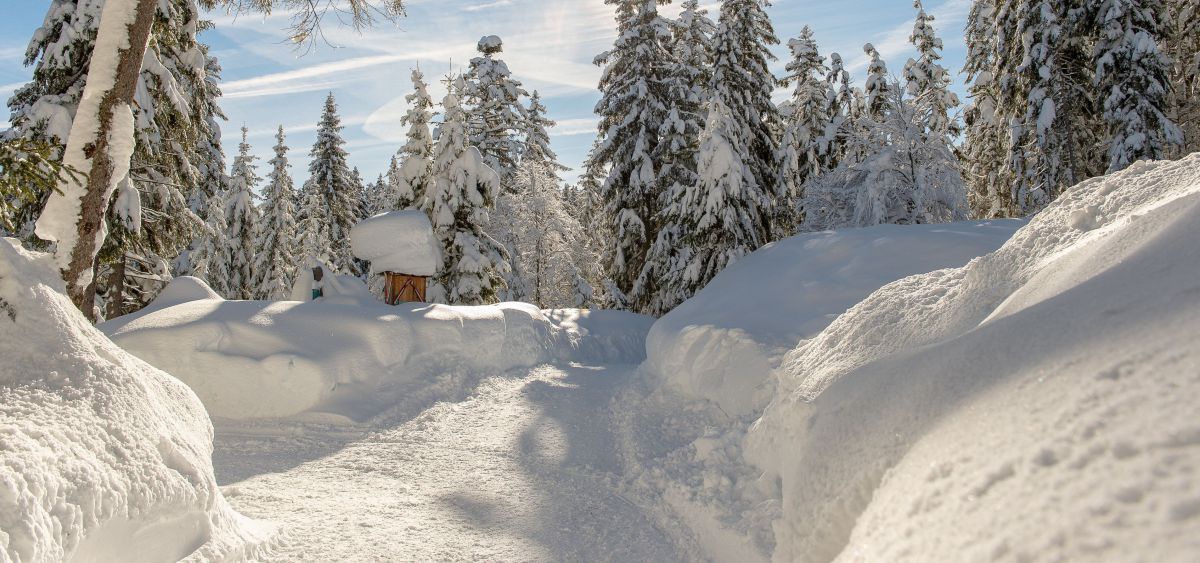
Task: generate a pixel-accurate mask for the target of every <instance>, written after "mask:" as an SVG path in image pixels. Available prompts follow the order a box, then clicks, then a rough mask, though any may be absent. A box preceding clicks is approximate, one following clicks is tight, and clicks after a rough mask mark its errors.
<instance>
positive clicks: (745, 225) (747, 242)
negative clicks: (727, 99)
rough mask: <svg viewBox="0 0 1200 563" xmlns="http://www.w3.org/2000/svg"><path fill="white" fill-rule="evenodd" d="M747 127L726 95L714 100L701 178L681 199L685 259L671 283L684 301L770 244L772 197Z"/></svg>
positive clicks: (670, 288)
mask: <svg viewBox="0 0 1200 563" xmlns="http://www.w3.org/2000/svg"><path fill="white" fill-rule="evenodd" d="M742 128H743V125H742V124H741V123H739V120H738V119H737V118H736V117H734V116H733V114H732V112H731V111H730V108H728V107H726V106H725V104H724V103H723V102H722V101H721V100H720V98H714V99H713V100H712V101H711V102H710V105H709V108H708V122H707V123H706V124H705V126H704V133H703V136H702V137H701V142H700V156H699V158H700V182H699V183H698V184H695V185H692V186H689V187H688V188H687V189H686V191H685V193H684V195H683V197H682V198H680V200H679V202H678V204H679V206H680V208H681V209H682V214H681V215H682V218H683V221H684V222H683V224H682V225H681V227H682V229H681V233H680V241H679V247H680V249H679V253H678V260H679V263H678V267H677V268H676V269H674V270H673V271H672V272H671V273H670V274H669V277H668V281H667V282H666V284H665V285H666V286H667V288H668V291H670V292H672V293H675V294H677V295H679V296H681V297H683V298H684V299H686V298H688V297H690V296H692V295H694V294H695V292H697V291H699V290H700V289H702V288H703V287H704V286H705V285H707V284H708V282H709V281H710V280H712V278H713V277H714V276H716V275H717V274H718V273H720V271H721V270H723V269H725V267H726V266H728V265H729V264H730V263H732V262H733V261H735V260H737V259H738V258H740V257H742V256H744V255H746V254H749V253H751V252H753V251H755V250H756V249H758V247H759V246H762V245H763V244H764V243H765V242H766V237H767V229H766V221H767V217H766V216H765V211H766V210H769V209H770V200H771V196H770V194H769V193H768V192H767V190H766V189H765V188H764V187H763V186H761V185H759V184H758V181H757V180H756V179H755V176H754V170H753V166H752V163H751V159H750V158H749V155H750V154H751V152H750V151H749V150H747V147H746V146H745V144H744V143H746V138H745V136H744V135H743V132H742V131H741V129H742Z"/></svg>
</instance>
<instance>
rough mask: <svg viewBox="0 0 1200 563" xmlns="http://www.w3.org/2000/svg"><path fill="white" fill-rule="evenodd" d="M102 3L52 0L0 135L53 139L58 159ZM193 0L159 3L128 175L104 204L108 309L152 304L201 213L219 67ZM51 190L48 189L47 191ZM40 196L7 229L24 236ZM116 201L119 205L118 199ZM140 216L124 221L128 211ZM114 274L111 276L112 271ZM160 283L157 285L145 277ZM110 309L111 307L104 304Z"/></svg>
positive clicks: (103, 279)
mask: <svg viewBox="0 0 1200 563" xmlns="http://www.w3.org/2000/svg"><path fill="white" fill-rule="evenodd" d="M103 7H104V2H99V1H95V0H55V1H54V2H52V3H51V5H50V8H49V9H48V11H47V15H46V18H45V21H44V22H43V26H42V27H41V28H39V30H38V31H37V32H36V34H35V37H34V39H33V41H31V42H30V44H29V48H28V50H27V52H26V61H25V62H26V63H27V64H31V65H33V80H32V81H31V82H30V83H28V84H26V85H25V86H23V87H22V88H19V89H18V90H17V91H16V92H15V94H14V96H13V97H12V98H11V100H10V101H9V106H10V109H12V118H11V122H12V125H13V128H12V129H10V130H9V131H8V132H7V133H6V135H8V136H11V137H24V138H27V139H33V140H37V141H46V142H50V143H52V144H53V145H55V146H57V147H58V148H59V151H57V152H58V155H59V156H60V157H61V154H62V150H61V149H62V148H63V147H64V146H65V144H66V141H67V137H68V133H69V131H70V128H71V125H72V123H73V121H74V119H75V113H76V111H77V109H78V107H79V102H80V98H81V96H82V94H83V89H84V87H85V85H86V78H87V72H88V66H89V64H90V62H91V55H92V52H93V46H94V43H95V41H96V36H97V30H98V23H99V19H100V13H101V10H102V9H103ZM199 18H200V13H199V10H198V8H197V7H196V3H195V2H194V0H169V1H163V2H159V3H158V5H157V12H156V17H155V18H153V19H154V21H153V23H152V25H151V30H150V33H151V40H150V42H149V45H148V47H147V51H146V55H145V57H144V61H143V65H142V68H141V72H140V75H139V79H138V86H137V89H136V94H135V97H136V104H135V106H134V111H135V113H136V115H135V118H136V123H137V125H136V128H135V130H136V132H135V147H134V152H133V156H132V160H133V162H132V165H131V167H130V172H129V180H130V181H129V182H128V183H125V184H123V185H124V186H126V188H125V189H124V190H123V191H121V192H118V194H117V197H115V198H113V204H114V207H112V208H110V209H109V210H108V214H107V215H108V221H107V222H108V227H109V235H108V237H107V239H106V240H105V244H104V246H103V248H102V249H101V253H100V262H99V265H98V269H99V270H101V271H102V272H101V273H102V275H101V276H99V277H98V279H97V283H98V286H99V288H100V291H101V293H103V294H105V295H106V298H107V299H108V300H109V301H110V302H112V303H113V304H119V305H122V307H118V308H117V309H115V310H120V311H121V312H129V311H131V310H134V309H136V308H137V307H140V306H141V305H144V304H145V303H147V302H149V301H150V300H151V299H152V298H153V297H154V295H155V294H156V293H157V291H158V289H160V288H161V287H162V285H164V282H165V281H166V280H167V279H169V275H167V273H166V272H165V270H164V269H163V268H162V267H161V264H162V263H163V262H164V261H167V260H171V259H173V258H174V257H175V256H176V255H178V254H180V252H181V251H183V250H184V249H185V247H186V246H187V245H188V243H189V242H190V241H191V240H192V239H193V237H194V236H195V235H196V233H197V232H199V231H200V230H201V226H202V223H203V221H202V219H201V218H200V217H198V216H197V215H196V214H194V213H192V212H191V210H190V209H189V207H188V205H187V202H188V199H189V198H190V197H191V196H192V194H193V193H194V192H195V191H196V190H197V189H198V182H199V181H200V179H201V178H200V175H199V174H198V169H199V168H201V166H202V164H201V163H200V162H198V159H199V158H198V157H201V155H202V153H203V151H202V149H201V148H200V147H199V146H198V145H199V144H200V143H202V142H204V141H205V140H206V139H210V138H213V137H215V136H217V135H219V132H218V131H215V130H214V129H212V128H211V127H209V124H210V119H209V118H210V117H211V116H213V115H214V114H215V115H216V116H220V109H219V108H217V107H216V103H215V98H216V96H217V95H219V91H218V90H216V89H215V87H210V86H211V83H210V81H211V79H212V78H213V76H212V75H214V74H215V73H216V71H218V70H219V69H218V67H216V65H215V61H213V60H212V59H211V57H209V56H208V49H207V47H206V46H205V45H204V44H202V43H200V42H199V41H198V40H197V37H196V36H197V33H198V32H199V31H201V30H203V29H204V28H205V27H207V26H208V25H209V24H208V23H207V22H203V21H201V20H200V19H199ZM47 193H48V192H47ZM47 193H43V194H39V195H40V197H38V198H37V199H36V200H35V201H34V202H31V203H30V204H29V205H26V206H23V207H22V209H21V210H20V217H19V218H18V222H19V223H20V225H18V228H17V229H16V231H15V232H14V233H12V234H17V235H20V236H23V237H29V236H30V235H31V234H32V224H33V223H32V221H33V219H34V218H36V217H37V214H38V213H39V212H40V211H41V209H42V207H43V203H44V201H45V198H46V195H47ZM118 204H119V205H118ZM135 217H136V218H137V221H136V222H131V221H130V219H131V218H135ZM114 273H115V274H117V275H115V276H114V275H112V274H114ZM152 280H158V282H157V283H148V282H150V281H152ZM111 310H114V309H113V308H111V307H110V311H111Z"/></svg>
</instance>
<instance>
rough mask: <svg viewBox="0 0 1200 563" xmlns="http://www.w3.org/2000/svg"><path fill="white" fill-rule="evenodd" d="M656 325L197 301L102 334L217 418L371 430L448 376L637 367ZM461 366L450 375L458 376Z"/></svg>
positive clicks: (608, 316)
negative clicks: (314, 415)
mask: <svg viewBox="0 0 1200 563" xmlns="http://www.w3.org/2000/svg"><path fill="white" fill-rule="evenodd" d="M651 322H652V319H649V318H648V317H643V316H640V315H633V314H628V313H621V312H613V311H576V310H562V311H547V312H543V311H540V310H538V309H537V308H536V307H534V306H532V305H528V304H524V303H502V304H500V305H495V306H479V307H452V306H447V305H439V304H425V303H404V304H400V305H397V306H395V307H391V306H388V305H384V304H382V303H379V302H377V301H374V300H369V299H361V300H336V299H333V300H331V299H322V300H319V301H313V302H307V303H302V302H297V301H282V302H267V301H196V302H192V303H185V304H181V305H177V306H174V307H170V308H167V309H161V310H151V311H150V312H149V313H144V314H143V313H137V314H134V315H129V316H126V317H121V318H118V319H114V320H112V321H109V322H107V323H104V324H103V325H101V329H102V330H104V331H105V332H106V333H108V334H109V335H110V336H111V337H112V339H113V341H114V342H116V343H117V344H119V345H120V346H121V347H122V348H124V349H126V350H128V351H129V352H131V353H133V354H134V355H136V356H138V357H140V358H142V359H144V360H146V361H147V362H149V363H151V364H152V365H154V366H157V367H159V368H161V369H163V370H164V371H167V372H169V373H171V374H173V375H175V376H176V377H178V378H180V379H182V380H183V381H184V382H186V383H187V384H188V385H189V386H191V387H192V389H193V390H195V392H196V393H197V394H198V395H199V396H200V398H201V400H202V401H203V402H204V405H205V407H207V408H208V411H209V413H210V414H212V415H213V416H218V417H224V418H234V419H246V418H275V417H289V416H294V415H299V414H302V413H308V412H320V413H332V414H337V415H341V416H344V417H347V418H349V419H352V420H359V421H362V420H367V419H370V418H371V417H373V416H375V415H378V414H380V413H382V412H384V411H385V410H387V409H388V408H390V406H391V405H393V404H395V403H397V401H399V400H401V399H402V398H404V397H405V396H411V395H416V394H419V393H423V392H425V390H427V389H428V388H429V387H430V386H433V385H436V384H437V383H438V378H439V377H440V375H441V374H443V373H445V372H447V371H448V370H460V369H461V370H469V371H476V372H483V371H487V372H489V373H496V372H500V371H504V370H507V369H511V368H515V367H527V366H533V365H536V364H539V363H543V362H548V361H552V360H576V361H585V362H623V363H637V362H640V361H642V359H644V358H645V335H646V331H648V330H649V328H650V323H651ZM447 366H450V367H447Z"/></svg>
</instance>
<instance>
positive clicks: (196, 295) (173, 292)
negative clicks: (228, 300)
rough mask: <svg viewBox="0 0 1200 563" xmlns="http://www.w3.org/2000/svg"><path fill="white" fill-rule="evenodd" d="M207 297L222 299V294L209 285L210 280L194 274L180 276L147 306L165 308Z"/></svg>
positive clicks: (169, 283) (168, 284)
mask: <svg viewBox="0 0 1200 563" xmlns="http://www.w3.org/2000/svg"><path fill="white" fill-rule="evenodd" d="M205 299H209V300H216V301H221V300H222V298H221V296H220V295H218V294H217V292H216V291H213V288H211V287H209V285H208V282H206V281H204V280H202V279H200V278H196V277H192V276H180V277H178V278H174V279H172V280H171V281H170V282H168V283H167V287H164V288H163V290H162V291H161V292H159V294H158V297H155V298H154V303H152V304H151V305H148V306H147V307H150V308H153V309H165V308H167V307H171V306H173V305H178V304H180V303H187V302H188V301H201V300H205Z"/></svg>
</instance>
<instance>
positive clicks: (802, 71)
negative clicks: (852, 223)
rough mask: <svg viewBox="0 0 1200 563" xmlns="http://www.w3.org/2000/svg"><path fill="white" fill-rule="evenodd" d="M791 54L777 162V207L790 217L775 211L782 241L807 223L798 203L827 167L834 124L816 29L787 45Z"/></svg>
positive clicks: (781, 112)
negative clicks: (824, 144)
mask: <svg viewBox="0 0 1200 563" xmlns="http://www.w3.org/2000/svg"><path fill="white" fill-rule="evenodd" d="M788 49H789V50H790V51H791V53H792V60H791V61H789V62H788V64H787V67H786V71H787V74H786V75H784V78H783V79H782V80H781V81H780V82H781V83H782V84H783V85H785V86H787V85H792V95H791V97H790V98H789V99H788V101H787V102H785V103H784V104H783V105H782V106H781V107H780V116H781V118H782V120H783V138H782V140H781V141H780V143H779V157H778V161H779V165H778V167H779V182H780V193H781V194H783V199H782V200H781V202H780V204H779V205H778V207H779V208H781V209H786V211H787V212H786V213H781V212H779V211H778V210H777V213H776V215H777V216H781V217H783V219H782V220H781V221H780V223H779V224H778V230H779V233H778V235H779V236H785V235H789V234H792V233H794V232H795V231H796V229H797V227H798V225H799V224H800V223H801V222H803V220H804V211H803V209H802V208H801V206H800V202H801V201H803V199H804V186H805V185H807V184H808V183H809V181H811V180H812V179H813V178H815V177H816V176H817V175H819V174H820V173H821V171H822V169H823V168H824V167H825V155H824V154H823V151H822V150H821V135H822V134H824V133H825V131H826V129H827V128H828V127H829V125H830V115H829V113H828V112H829V109H830V108H829V100H830V99H831V98H832V97H833V96H834V93H833V90H832V89H831V88H830V86H829V83H828V82H826V81H825V73H827V72H829V70H828V68H826V67H825V62H824V58H823V57H821V55H820V53H819V52H818V50H817V42H816V40H814V39H813V33H812V29H811V28H809V27H808V26H804V28H803V29H801V30H800V36H799V37H797V38H795V39H792V40H791V41H788Z"/></svg>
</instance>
